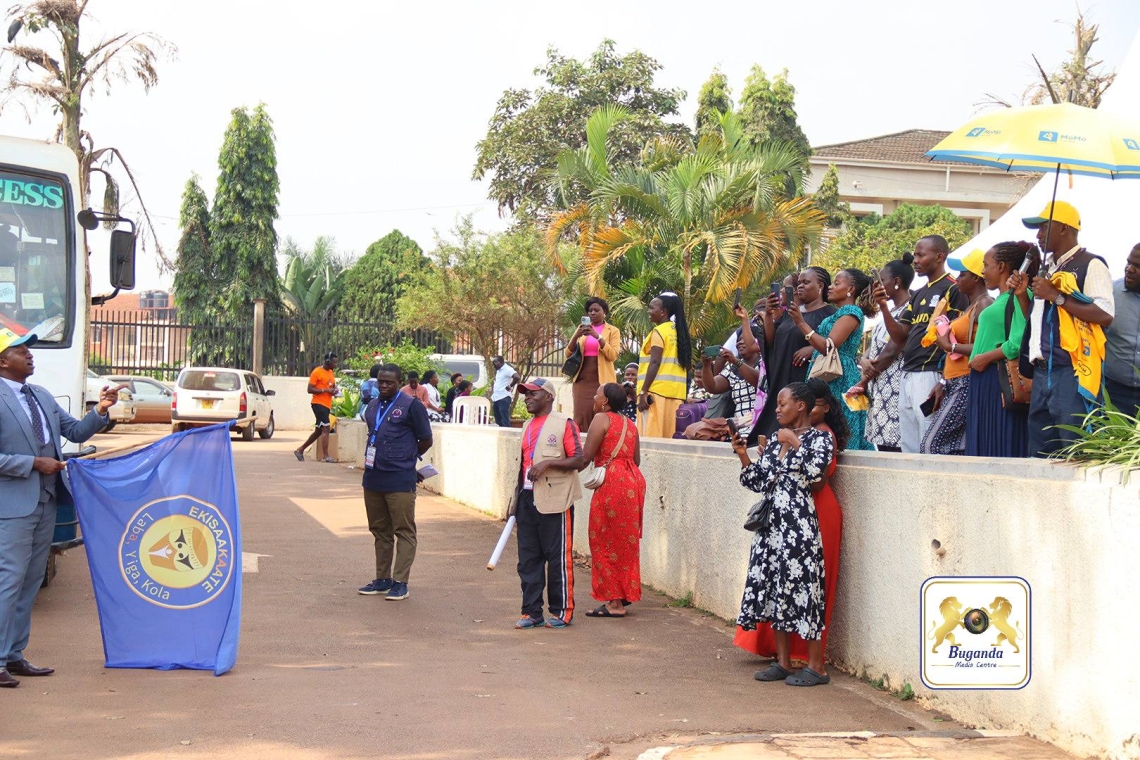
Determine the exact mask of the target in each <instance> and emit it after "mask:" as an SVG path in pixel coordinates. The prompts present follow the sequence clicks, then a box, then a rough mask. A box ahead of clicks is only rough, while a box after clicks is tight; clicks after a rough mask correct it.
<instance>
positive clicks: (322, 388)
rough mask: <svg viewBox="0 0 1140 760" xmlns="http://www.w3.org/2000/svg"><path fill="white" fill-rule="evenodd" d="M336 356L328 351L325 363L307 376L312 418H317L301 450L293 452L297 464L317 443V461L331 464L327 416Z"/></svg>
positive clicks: (330, 408)
mask: <svg viewBox="0 0 1140 760" xmlns="http://www.w3.org/2000/svg"><path fill="white" fill-rule="evenodd" d="M335 370H336V354H335V353H334V352H332V351H329V352H328V353H327V354H325V363H324V364H322V365H321V366H319V367H317V368H316V369H314V370H313V373H312V374H311V375H309V389H308V390H309V393H311V394H312V399H310V400H311V402H312V404H311V405H312V408H313V416H314V417H316V418H317V426H316V428H315V429H314V430H313V432H312V434H311V435H310V436H309V437H308V439H307V440H306V441H305V442H304V443H302V444H301V448H299V449H296V450H295V451H294V452H293V456H295V457H297V461H298V462H304V461H305V449H307V448H309V446H311V445H312V443H313V441H317V461H318V462H331V461H333V460H332V457H330V456H329V429H330V427H331V426H330V424H329V414H330V413H331V411H332V400H333V395H334V394H335V393H336V373H335Z"/></svg>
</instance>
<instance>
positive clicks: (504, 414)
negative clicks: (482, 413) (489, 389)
mask: <svg viewBox="0 0 1140 760" xmlns="http://www.w3.org/2000/svg"><path fill="white" fill-rule="evenodd" d="M491 410H492V411H493V412H494V413H495V424H496V425H498V426H499V427H510V426H511V397H510V396H507V397H506V398H501V399H499V400H498V401H492V402H491Z"/></svg>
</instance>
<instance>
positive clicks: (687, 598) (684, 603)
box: [669, 591, 693, 608]
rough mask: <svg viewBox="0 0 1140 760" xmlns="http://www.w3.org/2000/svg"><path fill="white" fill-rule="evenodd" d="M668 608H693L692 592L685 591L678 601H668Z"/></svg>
mask: <svg viewBox="0 0 1140 760" xmlns="http://www.w3.org/2000/svg"><path fill="white" fill-rule="evenodd" d="M669 606H670V607H683V608H688V607H692V606H693V592H692V591H687V592H685V595H684V596H682V597H681V598H680V599H672V600H670V601H669Z"/></svg>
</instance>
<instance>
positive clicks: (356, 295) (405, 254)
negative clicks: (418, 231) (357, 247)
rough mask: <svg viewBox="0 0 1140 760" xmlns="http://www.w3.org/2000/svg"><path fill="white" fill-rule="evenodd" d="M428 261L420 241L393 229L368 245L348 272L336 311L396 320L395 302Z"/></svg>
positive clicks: (348, 315) (369, 318)
mask: <svg viewBox="0 0 1140 760" xmlns="http://www.w3.org/2000/svg"><path fill="white" fill-rule="evenodd" d="M427 262H428V260H427V259H426V258H424V255H423V249H422V248H420V246H419V243H417V242H416V241H414V240H412V239H411V238H410V237H408V236H407V235H405V234H404V233H402V232H400V231H399V230H392V231H391V232H389V233H388V234H387V235H385V236H384V237H382V238H380V239H379V240H377V241H376V242H374V243H372V245H370V246H368V250H367V251H365V253H364V255H363V256H361V257H360V259H359V260H358V261H357V262H356V263H355V264H353V265H352V268H351V269H349V270H348V272H347V273H346V274H345V277H344V295H343V297H342V298H341V301H340V306H339V307H338V309H337V313H339V314H340V315H341V317H342V318H343V319H349V320H354V321H355V320H363V321H377V322H392V321H394V320H395V317H396V302H397V301H398V300H399V298H400V296H402V295H403V294H404V292H405V291H406V290H407V289H408V286H409V285H410V284H411V283H412V281H413V280H414V279H415V276H416V274H417V273H418V272H419V271H420V270H421V269H423V268H424V266H426V265H427Z"/></svg>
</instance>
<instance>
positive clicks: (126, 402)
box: [83, 369, 137, 433]
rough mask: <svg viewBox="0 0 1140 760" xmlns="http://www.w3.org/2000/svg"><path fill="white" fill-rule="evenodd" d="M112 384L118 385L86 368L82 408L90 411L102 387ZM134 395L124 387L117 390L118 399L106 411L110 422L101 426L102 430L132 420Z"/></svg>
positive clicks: (96, 401)
mask: <svg viewBox="0 0 1140 760" xmlns="http://www.w3.org/2000/svg"><path fill="white" fill-rule="evenodd" d="M112 385H119V383H116V382H114V381H112V380H110V379H109V378H106V377H102V376H100V375H97V374H95V373H94V372H92V371H91V370H90V369H89V370H87V389H86V390H85V391H84V394H83V396H84V401H85V403H84V405H83V406H84V409H86V410H87V411H88V412H90V411H91V410H92V409H94V408H95V405H96V404H98V403H99V394H100V393H102V392H103V389H104V388H106V387H109V386H112ZM136 411H137V410H136V407H135V397H134V396H133V395H131V392H130V391H129V390H127V389H126V388H124V389H122V390H121V391H119V400H118V401H117V402H116V403H115V405H114V406H112V407H111V409H110V410H109V411H108V412H107V414H108V416H110V418H111V424H110V425H107V427H105V428H103V430H102V432H104V433H106V432H107V431H108V430H110V429H111V428H113V427H115V425H117V424H118V423H120V422H123V423H127V422H134V420H135V414H136Z"/></svg>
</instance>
